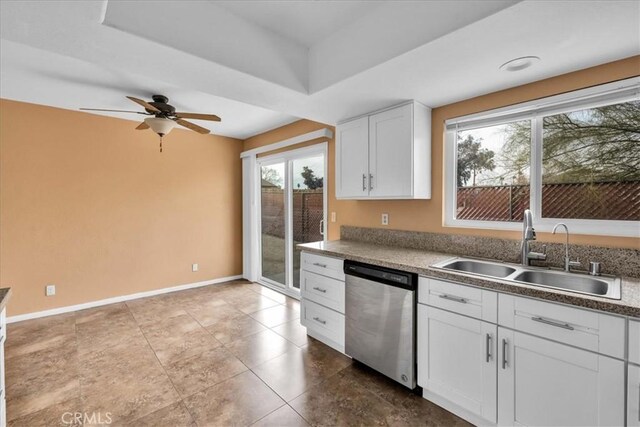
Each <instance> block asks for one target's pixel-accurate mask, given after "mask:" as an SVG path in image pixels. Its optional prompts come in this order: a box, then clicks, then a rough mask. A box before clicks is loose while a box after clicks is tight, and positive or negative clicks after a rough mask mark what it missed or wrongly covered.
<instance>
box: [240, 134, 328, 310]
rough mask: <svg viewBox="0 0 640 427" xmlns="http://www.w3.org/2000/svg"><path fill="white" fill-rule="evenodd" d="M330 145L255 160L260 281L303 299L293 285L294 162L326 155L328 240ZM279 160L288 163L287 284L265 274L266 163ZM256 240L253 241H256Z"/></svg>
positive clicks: (324, 214) (324, 224) (324, 219)
mask: <svg viewBox="0 0 640 427" xmlns="http://www.w3.org/2000/svg"><path fill="white" fill-rule="evenodd" d="M328 154H329V153H328V144H327V142H321V143H318V144H313V145H309V146H306V147H302V148H297V149H293V150H287V151H283V152H280V153H275V154H270V155H265V156H261V157H257V158H256V162H255V179H254V186H255V194H256V197H257V199H256V204H255V207H256V215H255V224H254V225H255V230H256V237H257V242H256V243H257V245H258V250H257V251H253V253H254V254H255V253H256V252H257V255H258V259H257V260H256V264H255V265H256V266H257V282H258V283H260V284H262V285H265V286H267V287H269V288H272V289H275V290H277V291H280V292H283V293H284V294H286V295H289V296H291V297H293V298H296V299H300V291H299V290H298V289H296V288H294V287H293V254H294V249H295V248H294V247H293V245H294V243H293V209H292V207H293V186H292V178H293V161H294V160H297V159H300V158H304V157H311V156H314V155H322V156H323V158H324V162H323V163H324V177H323V183H322V205H323V207H322V210H323V212H322V236H323V240H324V241H326V240H327V234H328V233H327V230H328V228H329V227H328V224H327V200H328V193H329V174H328V169H329V167H328V166H329V165H328V163H329V159H328ZM277 163H284V170H285V176H284V190H285V191H284V193H285V195H284V209H285V223H284V228H285V232H284V240H285V283H284V285H283V284H281V283H278V282H276V281H274V280H271V279H269V278H266V277H263V276H262V192H261V188H262V173H261V172H262V171H261V168H262V166H269V165H273V164H277ZM252 243H253V242H252Z"/></svg>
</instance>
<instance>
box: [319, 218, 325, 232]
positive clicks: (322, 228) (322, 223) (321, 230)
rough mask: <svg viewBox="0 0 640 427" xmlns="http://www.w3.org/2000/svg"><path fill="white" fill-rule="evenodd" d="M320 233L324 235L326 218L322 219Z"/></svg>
mask: <svg viewBox="0 0 640 427" xmlns="http://www.w3.org/2000/svg"><path fill="white" fill-rule="evenodd" d="M320 235H321V236H324V218H323V219H321V220H320Z"/></svg>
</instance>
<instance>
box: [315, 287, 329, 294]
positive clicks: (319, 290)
mask: <svg viewBox="0 0 640 427" xmlns="http://www.w3.org/2000/svg"><path fill="white" fill-rule="evenodd" d="M313 289H315V290H316V291H318V292H322V293H323V294H326V293H327V290H326V289H322V288H319V287H317V286H314V287H313Z"/></svg>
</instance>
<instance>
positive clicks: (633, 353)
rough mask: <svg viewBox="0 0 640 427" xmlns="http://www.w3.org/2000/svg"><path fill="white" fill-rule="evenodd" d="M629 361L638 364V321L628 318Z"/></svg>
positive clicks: (639, 323) (639, 348)
mask: <svg viewBox="0 0 640 427" xmlns="http://www.w3.org/2000/svg"><path fill="white" fill-rule="evenodd" d="M629 362H631V363H637V364H639V365H640V321H638V320H629Z"/></svg>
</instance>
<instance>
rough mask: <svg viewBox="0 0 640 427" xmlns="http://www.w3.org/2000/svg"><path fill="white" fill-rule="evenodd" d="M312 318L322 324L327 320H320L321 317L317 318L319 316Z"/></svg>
mask: <svg viewBox="0 0 640 427" xmlns="http://www.w3.org/2000/svg"><path fill="white" fill-rule="evenodd" d="M313 320H315V321H316V322H318V323H322V324H323V325H326V324H327V321H326V320H322V319H321V318H319V317H314V318H313Z"/></svg>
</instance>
